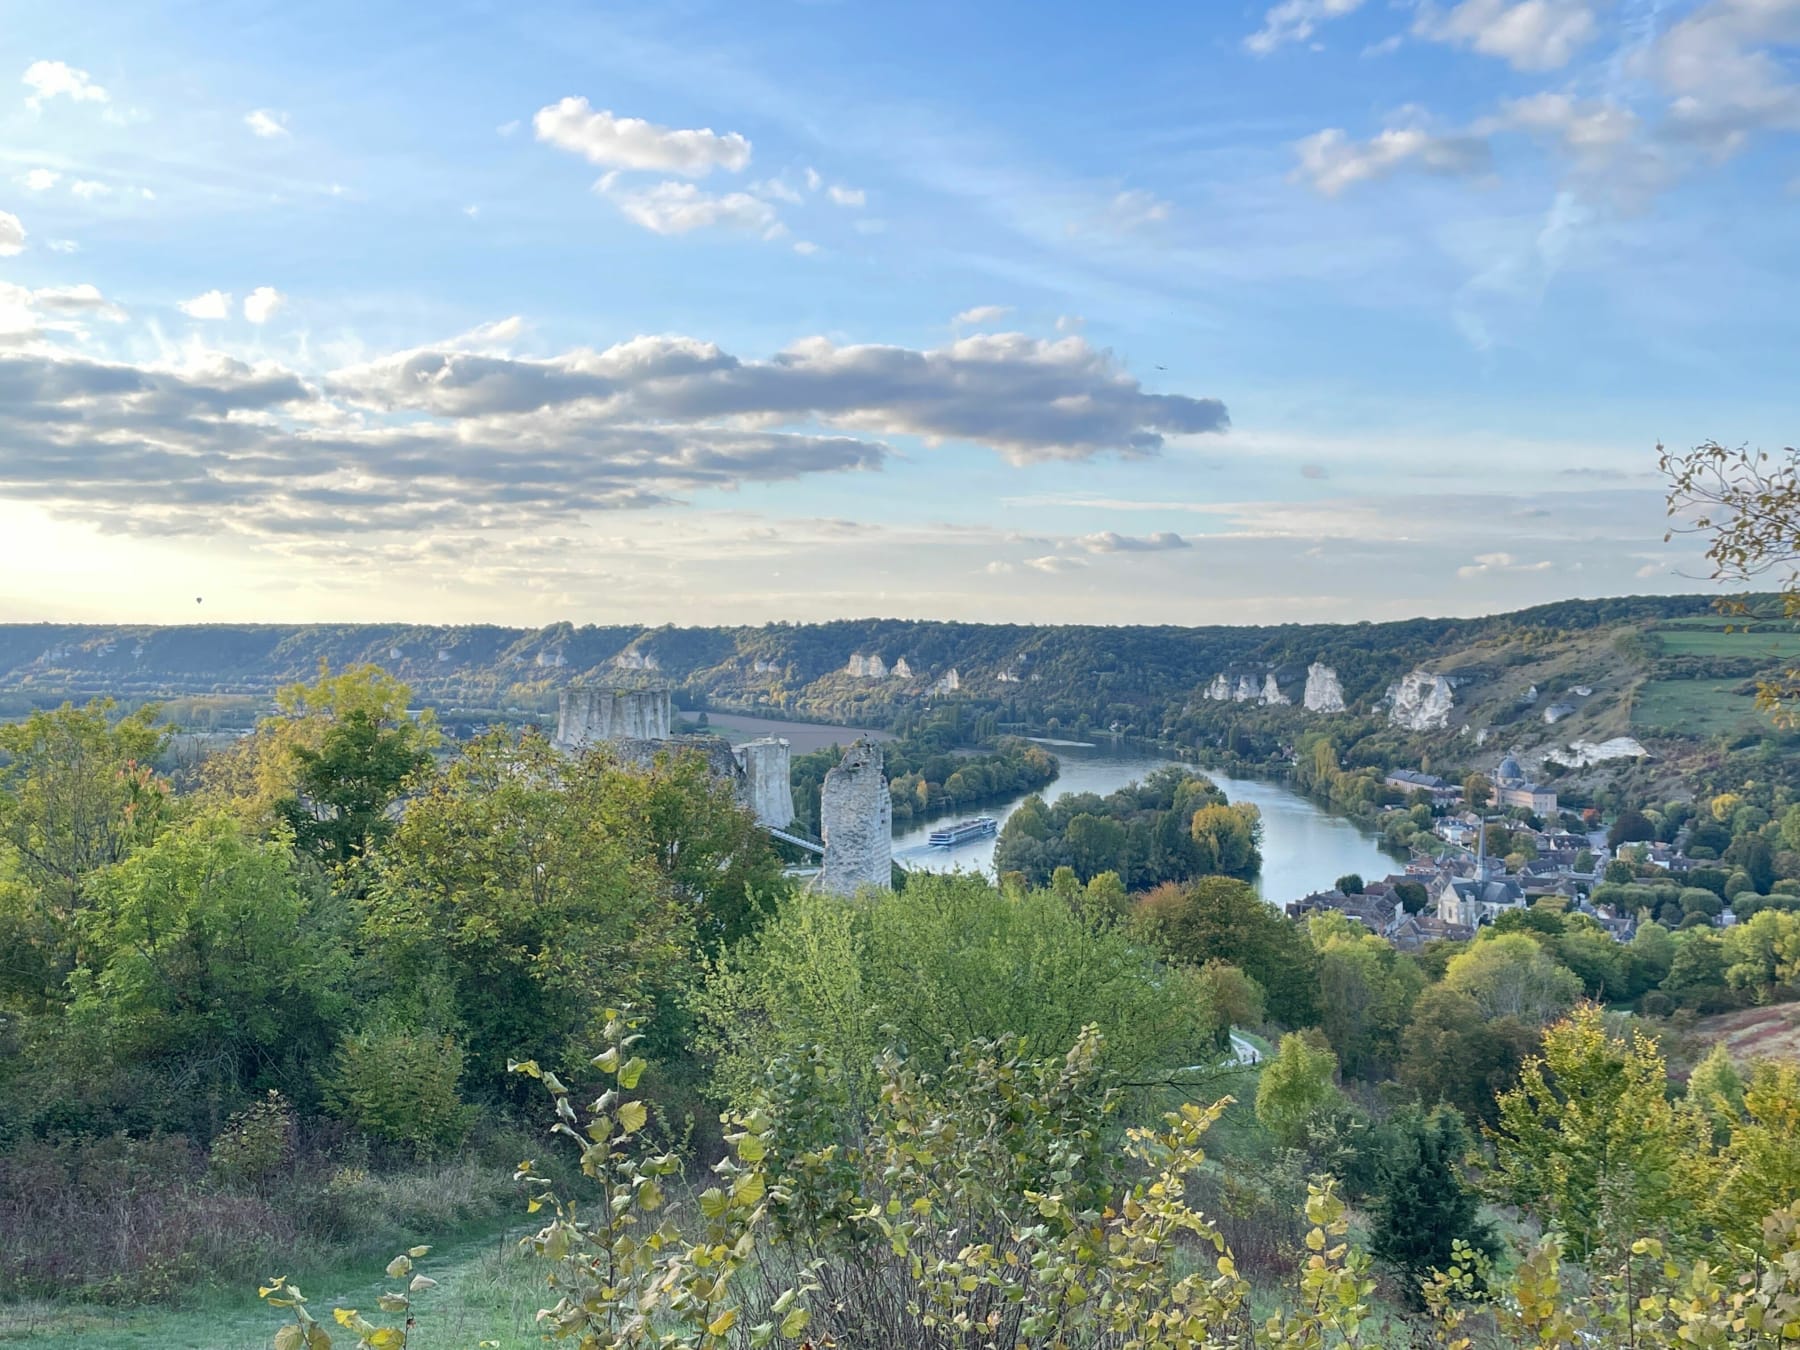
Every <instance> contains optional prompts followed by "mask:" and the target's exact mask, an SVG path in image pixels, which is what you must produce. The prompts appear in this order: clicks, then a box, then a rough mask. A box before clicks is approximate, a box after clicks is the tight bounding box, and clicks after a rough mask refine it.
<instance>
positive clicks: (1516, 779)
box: [1494, 755, 1556, 816]
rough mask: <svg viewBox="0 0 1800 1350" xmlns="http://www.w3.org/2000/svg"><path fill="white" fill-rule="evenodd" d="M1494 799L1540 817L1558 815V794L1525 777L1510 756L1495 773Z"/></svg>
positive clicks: (1501, 762)
mask: <svg viewBox="0 0 1800 1350" xmlns="http://www.w3.org/2000/svg"><path fill="white" fill-rule="evenodd" d="M1494 799H1495V801H1497V802H1498V803H1499V804H1500V805H1501V806H1518V807H1523V808H1524V809H1525V810H1527V811H1530V812H1533V813H1534V814H1536V815H1540V816H1549V815H1555V814H1556V793H1555V792H1554V791H1552V790H1551V789H1550V788H1547V787H1539V786H1538V785H1537V784H1536V783H1533V782H1531V781H1530V780H1528V779H1527V778H1526V777H1525V770H1524V769H1522V768H1521V767H1520V766H1519V761H1518V760H1517V759H1515V758H1514V757H1513V756H1511V755H1508V756H1507V757H1506V758H1505V759H1503V760H1501V761H1500V767H1499V768H1498V769H1496V770H1495V771H1494Z"/></svg>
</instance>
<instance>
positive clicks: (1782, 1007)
mask: <svg viewBox="0 0 1800 1350" xmlns="http://www.w3.org/2000/svg"><path fill="white" fill-rule="evenodd" d="M1690 1034H1691V1037H1692V1039H1693V1040H1694V1041H1695V1042H1696V1043H1698V1044H1704V1045H1711V1044H1713V1043H1714V1042H1715V1041H1723V1042H1725V1049H1726V1050H1727V1051H1728V1052H1730V1054H1731V1057H1732V1058H1733V1059H1735V1060H1737V1061H1738V1063H1740V1064H1743V1063H1747V1062H1748V1061H1750V1060H1753V1059H1784V1060H1789V1061H1796V1062H1800V1003H1776V1004H1773V1005H1771V1006H1769V1007H1767V1008H1744V1009H1742V1010H1741V1011H1739V1012H1729V1013H1720V1014H1718V1016H1716V1017H1704V1018H1701V1019H1700V1021H1699V1022H1698V1023H1696V1024H1695V1026H1694V1029H1693V1031H1692V1033H1690Z"/></svg>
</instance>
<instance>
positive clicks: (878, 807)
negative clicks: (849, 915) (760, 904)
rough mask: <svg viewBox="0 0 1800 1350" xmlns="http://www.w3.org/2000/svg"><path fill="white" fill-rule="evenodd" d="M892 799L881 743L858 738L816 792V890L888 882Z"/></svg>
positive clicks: (852, 890) (836, 891)
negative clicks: (819, 844) (820, 853)
mask: <svg viewBox="0 0 1800 1350" xmlns="http://www.w3.org/2000/svg"><path fill="white" fill-rule="evenodd" d="M893 821H894V803H893V799H892V798H890V797H889V796H888V785H887V775H886V774H885V773H884V772H883V771H882V757H881V747H880V746H879V745H877V744H875V743H874V742H873V741H870V740H866V739H865V740H859V741H857V742H856V744H855V745H853V746H851V747H850V748H849V749H848V750H847V751H845V752H844V759H843V762H842V763H841V764H839V765H838V766H837V768H835V769H833V770H832V771H831V772H830V773H828V774H826V775H825V786H824V788H823V790H822V791H821V792H820V794H819V824H820V829H821V833H823V834H824V836H825V867H824V870H823V871H821V872H820V873H819V889H820V890H823V891H826V892H828V893H829V894H832V895H854V894H856V892H857V891H859V890H861V889H862V888H863V887H864V886H880V887H881V888H883V889H884V890H885V889H886V888H887V887H889V886H891V885H892V884H893V875H894V825H893Z"/></svg>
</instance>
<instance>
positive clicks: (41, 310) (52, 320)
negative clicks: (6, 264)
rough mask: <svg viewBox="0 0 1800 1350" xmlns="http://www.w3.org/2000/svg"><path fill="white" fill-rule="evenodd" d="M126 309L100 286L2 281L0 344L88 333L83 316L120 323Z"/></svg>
mask: <svg viewBox="0 0 1800 1350" xmlns="http://www.w3.org/2000/svg"><path fill="white" fill-rule="evenodd" d="M125 317H126V316H125V311H124V310H122V309H120V308H119V307H118V306H117V305H115V304H112V303H111V302H109V301H108V300H107V299H106V297H105V296H103V295H101V294H100V290H99V288H98V287H97V286H91V285H85V284H84V285H79V286H46V287H43V288H42V289H39V290H35V291H33V290H28V289H26V288H25V287H23V286H14V285H12V284H11V283H9V282H4V281H0V347H6V346H11V345H14V344H16V343H18V342H21V341H25V340H29V339H33V338H41V337H44V336H46V335H48V334H51V333H67V334H71V335H73V336H76V337H81V336H85V330H84V329H83V327H82V320H84V319H90V318H95V319H106V320H108V321H109V322H113V323H120V322H123V321H124V319H125Z"/></svg>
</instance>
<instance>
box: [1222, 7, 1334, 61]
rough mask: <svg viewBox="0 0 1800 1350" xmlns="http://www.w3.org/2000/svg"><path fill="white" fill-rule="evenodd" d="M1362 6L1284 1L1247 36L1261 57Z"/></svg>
mask: <svg viewBox="0 0 1800 1350" xmlns="http://www.w3.org/2000/svg"><path fill="white" fill-rule="evenodd" d="M1362 6H1363V0H1282V2H1281V3H1280V4H1278V5H1275V6H1273V7H1272V8H1271V9H1270V10H1269V12H1268V13H1267V14H1265V15H1263V26H1262V27H1261V28H1259V29H1257V30H1256V31H1255V32H1254V33H1252V34H1251V35H1250V36H1249V37H1247V38H1245V39H1244V46H1246V47H1248V48H1249V49H1250V50H1251V51H1253V52H1255V53H1256V54H1257V55H1258V56H1267V55H1268V54H1269V53H1270V52H1272V51H1274V50H1275V49H1276V48H1278V47H1280V46H1281V45H1282V44H1283V43H1287V42H1304V41H1306V40H1307V39H1308V38H1310V37H1311V36H1312V35H1313V32H1314V30H1315V29H1317V28H1318V26H1319V25H1320V24H1322V23H1326V22H1328V21H1330V20H1332V19H1341V18H1343V17H1344V15H1346V14H1353V13H1355V12H1356V11H1357V10H1359V9H1361V8H1362Z"/></svg>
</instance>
